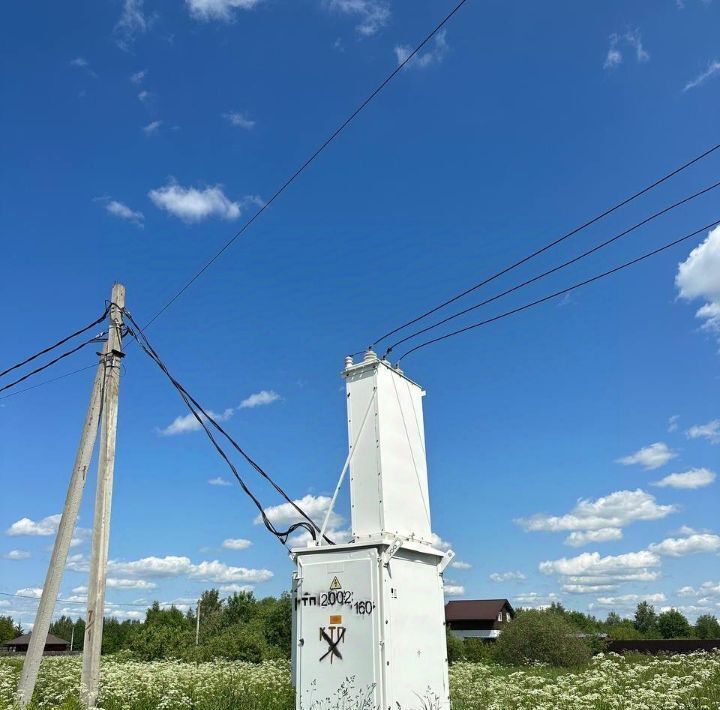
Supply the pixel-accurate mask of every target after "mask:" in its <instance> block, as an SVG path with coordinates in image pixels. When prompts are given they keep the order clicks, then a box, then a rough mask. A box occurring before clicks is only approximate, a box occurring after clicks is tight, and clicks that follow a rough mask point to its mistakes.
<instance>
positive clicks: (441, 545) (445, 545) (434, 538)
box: [430, 533, 452, 552]
mask: <svg viewBox="0 0 720 710" xmlns="http://www.w3.org/2000/svg"><path fill="white" fill-rule="evenodd" d="M430 544H431V545H432V546H433V547H435V548H436V549H438V550H443V551H444V552H447V551H448V550H449V549H450V548H451V547H452V543H451V542H448V541H447V540H443V539H442V538H441V537H440V536H439V535H438V534H437V533H430Z"/></svg>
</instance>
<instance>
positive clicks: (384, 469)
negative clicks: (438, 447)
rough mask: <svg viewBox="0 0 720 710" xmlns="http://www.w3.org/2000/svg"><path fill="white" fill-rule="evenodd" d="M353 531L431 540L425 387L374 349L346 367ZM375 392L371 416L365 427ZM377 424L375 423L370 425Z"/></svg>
mask: <svg viewBox="0 0 720 710" xmlns="http://www.w3.org/2000/svg"><path fill="white" fill-rule="evenodd" d="M343 374H344V376H345V379H346V383H347V408H348V434H349V439H350V442H354V441H355V440H356V439H357V444H356V450H355V452H354V454H353V458H352V462H351V463H350V496H351V505H352V508H351V511H352V533H353V537H354V538H355V539H362V538H364V537H367V536H370V535H376V534H377V533H379V532H387V533H392V534H395V535H401V536H403V537H415V538H417V539H420V540H424V541H426V542H428V543H429V542H431V525H430V505H429V498H428V480H427V464H426V459H425V434H424V424H423V414H422V398H423V396H424V394H425V393H424V392H423V390H422V389H421V388H420V387H419V386H418V385H417V384H415V383H414V382H412V381H411V380H409V379H408V378H407V377H405V376H404V374H402V373H401V372H400V371H399V370H396V369H394V368H393V367H392V366H391V365H390V364H389V363H388V362H387V361H384V360H378V359H377V357H376V356H375V355H374V353H369V354H366V356H365V360H364V361H363V362H361V363H359V364H358V365H349V366H346V369H345V371H344V373H343ZM373 396H374V397H375V402H374V405H373V406H374V411H373V412H372V413H371V416H373V418H372V421H368V422H367V423H366V425H365V426H364V427H363V428H362V431H361V430H360V425H361V423H362V419H363V415H364V414H365V411H366V409H367V407H368V404H369V403H370V402H371V400H372V398H373ZM370 424H372V426H370Z"/></svg>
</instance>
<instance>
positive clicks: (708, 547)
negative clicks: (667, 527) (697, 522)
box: [648, 533, 720, 557]
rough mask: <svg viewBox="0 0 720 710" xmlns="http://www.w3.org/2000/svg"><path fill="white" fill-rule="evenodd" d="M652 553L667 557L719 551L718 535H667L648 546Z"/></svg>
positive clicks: (719, 537) (719, 536) (719, 539)
mask: <svg viewBox="0 0 720 710" xmlns="http://www.w3.org/2000/svg"><path fill="white" fill-rule="evenodd" d="M648 550H649V551H650V552H651V553H653V554H658V555H667V556H668V557H683V556H685V555H694V554H697V553H701V552H718V551H720V535H715V534H713V533H695V534H693V535H689V536H688V537H669V538H666V539H665V540H663V541H662V542H657V543H653V544H652V545H650V546H649V547H648Z"/></svg>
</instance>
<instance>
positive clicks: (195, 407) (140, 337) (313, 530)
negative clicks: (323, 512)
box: [124, 310, 334, 545]
mask: <svg viewBox="0 0 720 710" xmlns="http://www.w3.org/2000/svg"><path fill="white" fill-rule="evenodd" d="M124 313H125V316H126V317H127V319H128V320H129V321H130V322H131V323H132V324H133V325H134V326H135V328H137V332H136V331H134V330H133V329H130V328H129V329H128V332H129V333H130V335H132V336H133V338H135V340H136V341H137V343H138V345H139V346H140V347H141V348H142V350H143V351H144V352H145V353H146V354H147V355H148V356H149V357H150V359H151V360H153V362H155V364H156V365H157V366H158V367H159V368H160V369H161V370H162V371H163V372H164V373H165V375H166V376H167V378H168V379H169V380H170V382H171V384H172V385H173V387H175V389H176V390H177V391H178V393H179V394H180V397H181V398H182V400H183V401H184V402H185V404H186V405H187V407H188V409H189V410H190V412H191V414H192V415H193V416H194V417H195V419H196V420H197V422H198V423H199V424H200V426H201V427H202V428H203V430H204V431H205V434H206V435H207V436H208V438H209V439H210V442H211V443H212V445H213V447H214V448H215V450H216V451H217V452H218V454H219V455H220V456H221V458H222V459H223V460H224V461H225V463H226V464H227V465H228V467H229V468H230V470H231V471H232V474H233V475H234V476H235V478H236V479H237V480H238V482H239V483H240V486H241V487H242V489H243V491H244V492H245V494H246V495H247V496H248V497H249V498H250V500H251V501H252V502H253V504H254V505H255V507H256V508H257V509H258V511H259V513H260V517H261V519H262V521H263V524H264V525H265V527H266V528H267V529H268V530H269V531H270V532H271V533H272V534H273V535H274V536H275V537H277V538H278V540H280V542H282V543H283V545H284V544H286V543H287V540H288V538H289V537H290V535H292V534H293V533H294V532H295V531H296V530H298V529H300V528H303V529H305V530H307V531H308V532H309V533H310V535H311V536H312V538H313V539H314V540H316V539H317V533H320V532H321V530H320V528H319V527H318V525H317V523H316V522H315V521H314V520H313V519H312V518H310V516H308V515H307V513H305V511H304V510H303V509H302V508H300V506H299V505H298V504H297V503H296V502H295V501H294V500H292V498H290V497H289V496H288V494H287V493H286V492H285V491H284V490H283V489H282V488H281V487H280V486H279V485H278V484H277V483H275V481H274V480H273V479H272V478H271V476H270V475H269V474H268V473H267V472H266V471H265V470H263V468H262V467H261V466H260V465H259V464H258V463H257V462H256V461H255V460H254V459H252V458H251V457H250V456H249V455H248V454H247V452H245V451H244V450H243V449H242V447H241V446H240V445H239V444H238V443H237V442H236V441H235V440H234V439H233V438H232V437H231V436H230V434H228V433H227V432H226V431H225V429H223V427H221V426H220V424H218V422H217V421H215V419H214V418H213V417H212V416H210V414H209V413H208V412H207V411H206V410H205V409H203V408H202V406H201V405H200V404H199V403H198V401H197V400H196V399H195V398H194V397H193V396H192V395H191V394H190V393H189V392H188V391H187V390H186V389H185V388H184V387H183V385H181V384H180V382H178V380H176V379H175V378H174V377H173V376H172V375H171V374H170V371H169V370H168V368H167V366H166V365H165V363H164V362H163V361H162V360H161V358H160V356H159V355H158V354H157V352H156V351H155V349H154V348H153V347H152V345H151V344H150V342H149V341H148V339H147V336H146V335H145V333H144V332H143V331H142V330H141V329H140V326H139V325H138V324H137V321H135V319H134V318H133V316H132V315H131V314H130V313H129V312H128V311H127V310H125V311H124ZM208 422H209V423H210V425H211V426H213V427H214V428H215V429H216V430H217V431H219V432H220V434H222V435H223V436H224V437H225V438H226V439H227V440H228V441H229V442H230V444H231V446H232V447H233V448H234V449H235V450H236V451H237V452H238V453H239V454H240V455H241V456H242V457H243V458H244V459H245V461H247V463H249V464H250V466H252V468H253V469H255V471H256V472H257V473H259V474H260V475H261V476H262V477H263V478H265V479H266V480H267V481H268V482H269V483H270V484H271V485H272V486H273V488H274V489H275V490H276V491H277V492H278V493H279V494H280V495H281V496H282V497H283V498H284V499H285V500H286V501H287V502H288V503H289V504H290V505H291V506H292V507H293V508H294V509H295V510H296V511H297V513H298V514H299V515H300V516H301V517H302V518H304V519H305V521H301V522H298V523H294V524H293V525H290V526H289V527H288V529H287V530H285V531H280V530H278V529H277V528H276V527H275V525H274V524H273V522H272V521H271V520H270V519H269V518H268V516H267V513H266V512H265V509H264V507H263V505H262V504H261V503H260V501H259V500H258V498H257V497H256V496H255V494H254V493H253V492H252V491H251V490H250V488H249V487H248V485H247V484H246V483H245V481H244V480H243V478H242V477H241V476H240V473H239V472H238V470H237V468H236V467H235V466H234V465H233V463H232V462H231V461H230V458H229V457H228V455H227V454H226V453H225V451H224V450H223V448H222V447H221V446H220V444H218V442H217V440H216V439H215V437H214V436H213V434H212V432H211V431H210V429H209V428H208V426H207V423H208ZM323 538H324V539H325V540H326V541H327V542H328V543H330V544H334V543H333V541H332V540H330V538H328V537H327V536H326V535H323Z"/></svg>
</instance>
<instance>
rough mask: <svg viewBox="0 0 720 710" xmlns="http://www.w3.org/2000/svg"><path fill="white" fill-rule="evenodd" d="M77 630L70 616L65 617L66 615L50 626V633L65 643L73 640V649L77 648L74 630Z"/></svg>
mask: <svg viewBox="0 0 720 710" xmlns="http://www.w3.org/2000/svg"><path fill="white" fill-rule="evenodd" d="M74 628H75V623H74V622H73V620H72V619H71V618H70V617H69V616H65V615H64V614H63V615H62V616H61V617H60V618H59V619H58V620H57V621H53V622H52V624H50V629H49V631H50V633H51V634H53V636H57V637H58V638H61V639H63V641H67V642H68V643H69V642H70V639H73V647H74V646H75V643H74V641H75V639H74V638H73V630H74Z"/></svg>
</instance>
